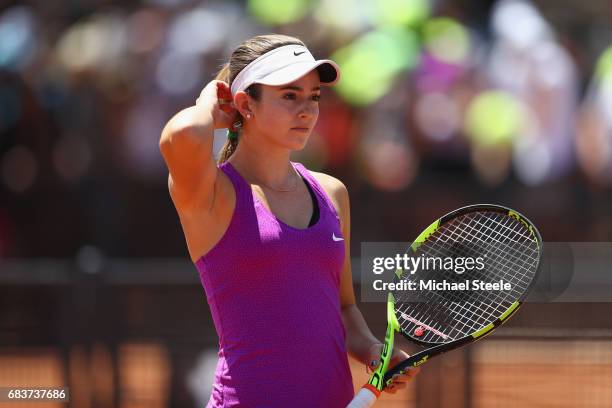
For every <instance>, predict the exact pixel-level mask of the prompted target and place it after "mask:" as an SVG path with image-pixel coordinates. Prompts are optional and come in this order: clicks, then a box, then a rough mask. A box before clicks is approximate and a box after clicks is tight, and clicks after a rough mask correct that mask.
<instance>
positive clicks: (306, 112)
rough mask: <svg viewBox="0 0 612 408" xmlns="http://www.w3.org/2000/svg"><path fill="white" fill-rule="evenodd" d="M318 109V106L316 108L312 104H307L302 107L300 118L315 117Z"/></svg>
mask: <svg viewBox="0 0 612 408" xmlns="http://www.w3.org/2000/svg"><path fill="white" fill-rule="evenodd" d="M318 109H319V107H318V106H314V104H312V103H306V104H305V105H303V106H302V109H300V117H302V118H306V117H309V116H314V115H316V113H317V110H318Z"/></svg>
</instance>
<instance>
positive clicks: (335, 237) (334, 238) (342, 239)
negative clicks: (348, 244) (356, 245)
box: [332, 232, 344, 242]
mask: <svg viewBox="0 0 612 408" xmlns="http://www.w3.org/2000/svg"><path fill="white" fill-rule="evenodd" d="M332 239H333V240H334V241H336V242H338V241H344V238H338V237H337V236H336V233H335V232H334V233H332Z"/></svg>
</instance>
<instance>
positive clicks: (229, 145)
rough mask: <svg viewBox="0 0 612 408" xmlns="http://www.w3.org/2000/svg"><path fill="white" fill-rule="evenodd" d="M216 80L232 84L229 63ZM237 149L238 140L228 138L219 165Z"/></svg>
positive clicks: (220, 71) (224, 65)
mask: <svg viewBox="0 0 612 408" xmlns="http://www.w3.org/2000/svg"><path fill="white" fill-rule="evenodd" d="M215 79H216V80H217V81H223V82H227V83H228V84H229V83H230V65H229V62H226V63H225V64H223V67H221V69H220V70H219V72H218V73H217V76H216V77H215ZM228 133H229V132H228ZM237 147H238V138H237V137H228V138H227V142H225V144H224V145H223V148H222V149H221V154H220V155H219V160H218V162H217V163H218V164H221V163H224V162H226V161H227V159H229V158H230V156H231V155H232V154H233V153H234V152H235V151H236V148H237Z"/></svg>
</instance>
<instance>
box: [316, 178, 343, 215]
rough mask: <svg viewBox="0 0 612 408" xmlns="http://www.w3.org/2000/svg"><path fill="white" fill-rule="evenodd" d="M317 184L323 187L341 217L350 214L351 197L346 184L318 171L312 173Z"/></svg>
mask: <svg viewBox="0 0 612 408" xmlns="http://www.w3.org/2000/svg"><path fill="white" fill-rule="evenodd" d="M310 173H311V174H312V175H313V177H314V178H315V179H316V180H317V182H318V183H319V184H320V185H321V187H323V189H324V190H325V193H327V196H328V197H329V198H330V199H331V201H332V203H333V204H334V207H336V211H337V212H338V214H339V215H340V216H342V215H343V214H345V213H347V212H348V207H349V195H348V191H347V189H346V186H345V185H344V183H343V182H342V181H340V180H338V179H337V178H336V177H334V176H330V175H329V174H325V173H320V172H317V171H310Z"/></svg>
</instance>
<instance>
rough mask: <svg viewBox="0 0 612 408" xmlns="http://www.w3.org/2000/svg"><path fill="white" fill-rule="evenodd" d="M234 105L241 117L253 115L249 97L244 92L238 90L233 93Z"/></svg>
mask: <svg viewBox="0 0 612 408" xmlns="http://www.w3.org/2000/svg"><path fill="white" fill-rule="evenodd" d="M234 105H235V106H236V110H238V112H240V115H241V116H242V117H243V118H246V117H247V116H253V111H252V110H251V107H252V105H251V98H250V97H249V95H247V93H246V92H244V91H240V92H238V93H236V95H234Z"/></svg>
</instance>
